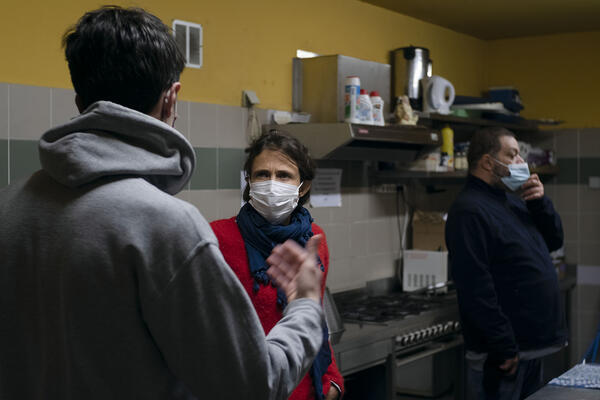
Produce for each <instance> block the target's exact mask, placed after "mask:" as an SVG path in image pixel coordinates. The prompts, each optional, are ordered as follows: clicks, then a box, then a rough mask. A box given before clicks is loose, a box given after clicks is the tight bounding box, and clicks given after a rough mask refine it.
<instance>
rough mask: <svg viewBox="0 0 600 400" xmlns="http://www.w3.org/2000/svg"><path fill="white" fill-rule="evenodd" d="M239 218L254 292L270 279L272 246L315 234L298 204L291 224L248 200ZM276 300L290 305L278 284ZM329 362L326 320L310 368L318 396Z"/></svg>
mask: <svg viewBox="0 0 600 400" xmlns="http://www.w3.org/2000/svg"><path fill="white" fill-rule="evenodd" d="M236 222H237V225H238V227H239V229H240V232H241V234H242V238H243V239H244V245H245V246H246V253H247V254H248V264H249V266H250V274H251V275H252V277H253V278H254V286H253V290H254V291H255V292H257V291H258V290H259V289H260V285H267V284H269V283H270V278H269V276H268V275H267V269H268V266H267V264H266V261H265V260H266V259H267V257H269V255H270V254H271V251H272V250H273V247H275V246H276V245H278V244H281V243H283V242H285V241H286V240H288V239H293V240H295V241H296V242H298V244H300V245H301V246H303V247H305V246H306V243H307V242H308V240H309V239H310V238H311V237H312V236H313V232H312V222H313V219H312V217H311V215H310V213H309V212H308V210H307V209H306V208H304V207H296V209H295V210H294V211H293V212H292V215H291V216H290V223H289V224H288V225H272V224H270V223H269V222H268V221H267V220H266V219H265V218H264V217H263V216H262V215H260V214H259V213H258V212H256V210H254V208H253V207H252V206H251V205H250V203H246V204H245V205H244V206H243V207H242V208H241V210H240V212H239V213H238V215H237V218H236ZM317 265H318V267H319V268H320V269H321V271H324V270H325V268H324V266H323V263H322V262H321V259H320V258H318V257H317ZM277 304H278V305H279V306H280V307H281V308H282V309H283V308H285V306H286V305H287V298H286V296H285V293H284V292H283V291H282V290H281V289H279V288H277ZM329 364H331V349H330V347H329V330H328V329H327V324H325V323H324V324H323V344H322V345H321V349H320V350H319V353H318V354H317V357H316V358H315V361H314V362H313V364H312V366H311V369H310V375H311V378H312V380H313V384H314V387H315V394H316V396H317V399H323V398H324V396H323V384H322V378H323V374H325V372H326V371H327V368H328V367H329Z"/></svg>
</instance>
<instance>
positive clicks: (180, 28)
mask: <svg viewBox="0 0 600 400" xmlns="http://www.w3.org/2000/svg"><path fill="white" fill-rule="evenodd" d="M173 34H174V35H175V41H176V42H177V46H178V47H179V49H180V50H181V52H182V53H183V54H184V55H185V66H186V67H190V68H201V67H202V25H200V24H195V23H193V22H187V21H181V20H178V19H176V20H174V21H173Z"/></svg>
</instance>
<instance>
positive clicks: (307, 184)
mask: <svg viewBox="0 0 600 400" xmlns="http://www.w3.org/2000/svg"><path fill="white" fill-rule="evenodd" d="M311 183H312V181H304V182H303V183H302V186H300V191H299V192H298V194H299V195H300V197H302V196H304V195H305V194H306V193H308V191H309V190H310V184H311Z"/></svg>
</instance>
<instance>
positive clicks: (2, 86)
mask: <svg viewBox="0 0 600 400" xmlns="http://www.w3.org/2000/svg"><path fill="white" fill-rule="evenodd" d="M8 124H9V119H8V83H0V139H7V138H8Z"/></svg>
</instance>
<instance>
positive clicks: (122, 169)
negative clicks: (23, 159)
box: [39, 101, 196, 194]
mask: <svg viewBox="0 0 600 400" xmlns="http://www.w3.org/2000/svg"><path fill="white" fill-rule="evenodd" d="M39 153H40V162H41V164H42V168H43V169H44V171H46V172H47V173H48V174H49V175H50V176H52V177H53V178H54V179H55V180H57V181H58V182H60V183H62V184H64V185H66V186H69V187H77V186H81V185H85V184H87V183H90V182H93V181H95V180H96V179H99V178H104V177H109V176H115V177H118V176H138V177H142V178H144V179H146V180H147V181H148V182H150V183H151V184H153V185H154V186H156V187H158V188H159V189H160V190H162V191H164V192H167V193H169V194H175V193H177V192H179V191H180V190H181V189H183V187H185V185H186V184H187V182H188V181H189V179H190V177H191V176H192V172H193V170H194V166H195V164H196V158H195V155H194V149H193V147H192V146H191V144H190V143H189V142H188V141H187V140H186V139H185V137H183V135H181V134H180V133H179V132H177V131H176V130H175V129H173V128H171V127H170V126H169V125H167V124H165V123H164V122H162V121H159V120H158V119H156V118H154V117H151V116H149V115H146V114H143V113H141V112H138V111H135V110H132V109H129V108H126V107H123V106H120V105H118V104H115V103H111V102H108V101H99V102H96V103H94V104H92V105H91V106H89V107H88V108H87V109H86V110H85V111H84V112H83V113H82V114H81V115H79V116H78V117H76V118H74V119H72V120H71V121H70V122H68V123H67V124H65V125H61V126H58V127H56V128H53V129H51V130H49V131H48V132H46V133H45V134H44V135H43V136H42V138H41V139H40V143H39Z"/></svg>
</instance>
